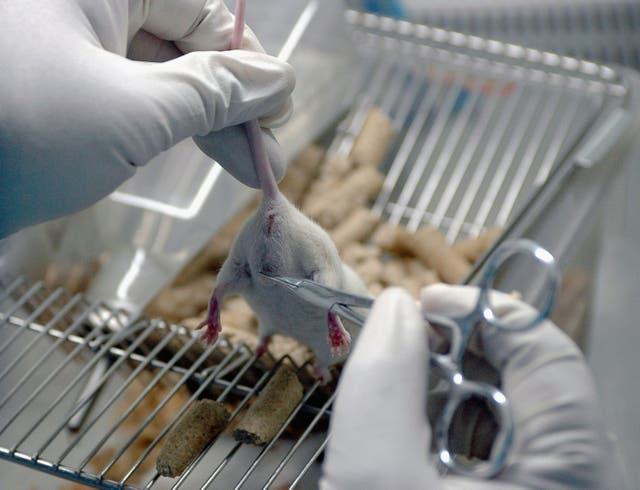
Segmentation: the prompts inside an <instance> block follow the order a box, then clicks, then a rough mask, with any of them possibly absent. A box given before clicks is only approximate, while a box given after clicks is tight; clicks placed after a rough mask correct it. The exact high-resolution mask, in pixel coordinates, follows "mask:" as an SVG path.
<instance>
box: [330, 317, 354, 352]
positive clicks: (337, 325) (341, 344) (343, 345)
mask: <svg viewBox="0 0 640 490" xmlns="http://www.w3.org/2000/svg"><path fill="white" fill-rule="evenodd" d="M327 323H328V327H329V344H330V346H331V353H332V354H333V355H334V356H339V355H342V354H346V353H347V352H349V344H350V343H351V335H350V334H349V332H347V331H346V330H345V328H344V326H343V325H342V322H341V321H340V318H338V315H336V314H335V313H329V316H328V320H327Z"/></svg>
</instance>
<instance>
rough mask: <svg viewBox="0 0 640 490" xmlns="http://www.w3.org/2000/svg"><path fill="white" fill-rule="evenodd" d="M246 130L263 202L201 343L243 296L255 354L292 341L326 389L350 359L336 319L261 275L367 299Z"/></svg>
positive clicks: (254, 131) (232, 259)
mask: <svg viewBox="0 0 640 490" xmlns="http://www.w3.org/2000/svg"><path fill="white" fill-rule="evenodd" d="M244 7H245V6H244V1H243V0H238V1H237V4H236V22H235V26H234V32H233V40H232V42H231V46H232V48H233V47H235V46H239V45H240V40H241V39H242V31H243V28H244V20H243V17H244ZM245 129H246V131H247V137H248V141H249V147H250V148H251V153H252V157H253V162H254V166H255V171H256V174H257V175H258V180H259V181H260V188H261V189H262V192H263V197H262V202H261V203H260V206H259V208H258V210H257V211H256V212H255V214H254V215H253V216H251V218H249V220H248V221H247V222H246V223H245V224H244V226H243V227H242V229H241V230H240V233H239V234H238V236H237V237H236V239H235V241H234V243H233V245H232V247H231V251H230V252H229V256H228V257H227V260H226V261H225V262H224V264H223V265H222V269H221V270H220V273H219V274H218V278H217V281H216V285H215V287H214V290H213V293H212V295H211V300H210V301H209V309H208V311H207V317H206V319H205V320H204V321H203V322H202V323H200V325H199V327H198V328H204V327H206V331H205V333H204V336H203V337H204V339H205V340H206V341H207V342H209V343H213V342H215V341H216V340H217V337H218V333H219V332H220V330H221V325H220V307H221V304H222V300H223V299H224V297H225V296H226V295H228V294H240V295H242V296H244V298H245V299H246V300H247V302H248V303H249V305H250V306H251V308H253V310H254V311H255V313H256V314H257V316H258V321H259V327H258V333H259V335H260V344H259V345H258V347H257V349H256V353H257V354H262V353H263V352H265V351H266V350H267V346H268V343H269V340H270V338H271V336H272V335H273V334H274V333H276V332H280V333H283V334H285V335H288V336H290V337H293V338H295V339H297V340H300V341H301V342H303V343H305V344H307V345H308V346H309V347H311V349H313V351H314V352H315V354H316V365H315V375H316V377H318V378H320V379H322V380H323V381H324V382H326V381H328V380H329V379H330V374H329V365H330V364H331V362H332V359H333V360H334V361H338V360H341V359H342V358H343V357H344V355H345V354H346V353H347V352H348V350H349V343H350V342H351V334H350V333H349V332H348V331H347V330H346V329H345V328H344V325H342V322H341V321H340V318H338V316H337V315H335V314H334V313H331V312H328V311H326V310H323V309H321V308H318V307H315V306H312V305H310V304H308V303H306V302H304V301H302V300H300V299H298V298H296V297H295V296H293V295H292V294H291V293H290V292H288V291H286V290H283V289H281V288H280V287H278V286H274V285H273V284H271V283H269V282H267V281H266V280H265V279H261V278H260V275H259V274H260V273H261V272H264V273H266V274H269V275H276V276H288V277H296V278H301V279H311V280H313V281H316V282H319V283H320V284H323V285H325V286H330V287H333V288H338V289H342V290H345V291H349V292H351V293H355V294H360V295H367V294H368V292H367V288H366V287H365V285H364V283H363V282H362V280H361V279H360V278H359V277H358V276H357V274H356V273H355V272H354V271H353V270H352V269H350V268H349V267H348V266H347V265H345V264H343V263H342V261H341V260H340V256H339V255H338V250H337V248H336V246H335V244H334V243H333V242H332V241H331V238H329V235H328V234H327V233H326V232H325V231H324V230H323V229H322V228H321V227H320V226H319V225H318V224H316V223H314V222H313V221H311V220H310V219H309V218H307V217H306V216H305V215H304V214H302V212H300V211H299V210H298V209H296V207H295V206H294V205H293V204H291V203H290V202H289V201H288V200H287V199H286V198H285V197H284V195H283V194H282V193H281V192H280V190H279V189H278V185H277V183H276V179H275V177H274V174H273V170H272V168H271V165H270V163H269V159H268V154H267V152H266V150H265V147H264V143H263V140H262V134H261V131H260V128H259V126H258V124H257V122H256V121H250V122H248V123H247V124H246V125H245ZM332 356H333V357H332Z"/></svg>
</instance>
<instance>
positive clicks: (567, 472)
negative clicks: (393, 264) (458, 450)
mask: <svg viewBox="0 0 640 490" xmlns="http://www.w3.org/2000/svg"><path fill="white" fill-rule="evenodd" d="M477 292H478V291H477V289H476V288H473V287H467V286H444V285H435V286H431V287H428V288H426V289H425V290H424V291H423V294H422V308H424V309H426V310H428V311H430V312H431V313H434V314H440V315H451V316H461V315H462V314H464V313H466V312H468V311H470V310H471V308H472V307H473V305H475V303H476V298H477ZM496 295H497V296H496V298H495V301H494V303H493V304H495V305H496V312H497V313H498V314H499V316H500V317H501V318H502V319H504V320H506V321H514V322H517V321H529V319H531V318H532V315H533V314H534V310H533V309H532V308H531V307H530V306H528V305H526V304H524V303H522V302H520V301H517V300H514V299H513V298H511V297H510V296H508V295H504V294H500V293H496ZM419 308H420V307H419V305H418V304H417V303H416V302H415V301H414V300H413V299H412V298H411V297H410V296H409V294H408V293H406V292H404V291H403V290H400V289H390V290H387V291H385V292H383V294H382V295H380V297H379V298H378V299H377V301H376V303H375V305H374V308H373V310H372V311H371V313H370V315H369V318H368V320H367V323H366V325H365V326H364V329H363V331H362V332H361V334H360V337H359V339H358V342H357V344H356V346H355V349H354V351H353V353H352V354H351V357H350V358H349V360H348V361H347V364H346V367H345V369H344V371H343V373H342V377H341V380H340V384H339V387H338V390H339V391H338V396H337V399H336V402H335V405H334V412H333V416H332V418H331V429H330V430H331V439H330V441H329V445H328V448H327V452H326V459H325V463H324V468H323V470H324V476H323V479H322V482H321V488H322V489H323V490H337V489H350V490H351V489H368V490H375V489H391V488H393V489H409V488H425V489H427V488H428V489H439V488H440V489H450V488H464V489H466V488H469V489H471V488H473V489H484V488H486V489H495V488H544V489H568V488H580V489H585V488H602V489H604V488H620V487H619V486H616V485H613V486H612V485H610V484H609V483H610V480H609V478H610V475H608V474H607V470H608V468H610V466H609V463H610V454H609V453H608V452H607V451H606V449H605V444H604V442H603V437H604V431H603V425H602V420H601V418H600V412H599V409H598V403H597V395H596V391H595V388H594V383H593V380H592V378H591V375H590V372H589V369H588V368H587V366H586V364H585V362H584V359H583V357H582V355H581V353H580V352H579V350H578V348H577V347H576V346H575V344H574V343H573V342H571V340H569V338H568V337H566V336H565V335H564V334H563V333H562V332H561V331H560V330H559V329H558V328H557V327H556V326H555V325H553V324H552V323H551V322H549V321H547V322H544V323H542V324H541V325H539V326H538V327H536V328H535V329H532V330H528V331H524V332H517V333H503V332H498V331H496V330H495V329H492V328H484V329H482V330H481V340H482V343H483V346H484V349H485V351H486V355H487V358H488V360H489V361H490V362H491V363H492V364H493V365H494V366H495V367H496V368H497V369H498V370H499V371H500V373H501V376H502V379H503V386H502V390H503V391H504V393H505V394H506V396H507V397H508V398H509V400H510V401H511V403H512V410H513V417H514V423H515V425H514V427H515V429H514V445H513V448H512V452H511V454H510V457H509V460H508V462H507V466H506V468H505V469H504V470H503V471H502V472H501V473H500V474H499V475H498V476H497V477H496V478H495V479H493V480H486V481H478V480H473V479H470V478H465V477H461V476H448V477H440V476H439V475H438V474H437V473H436V470H435V468H434V465H433V460H432V458H435V456H431V455H429V454H428V453H429V446H430V442H431V428H430V426H429V423H428V421H427V416H426V411H425V406H426V403H427V396H428V394H427V385H428V372H429V350H428V348H427V343H428V341H427V327H426V326H425V323H424V322H423V320H422V317H421V313H420V309H419ZM470 430H473V428H470Z"/></svg>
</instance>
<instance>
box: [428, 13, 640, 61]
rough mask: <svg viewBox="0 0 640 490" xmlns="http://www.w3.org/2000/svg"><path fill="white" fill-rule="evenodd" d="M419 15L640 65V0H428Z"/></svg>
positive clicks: (547, 47) (533, 44)
mask: <svg viewBox="0 0 640 490" xmlns="http://www.w3.org/2000/svg"><path fill="white" fill-rule="evenodd" d="M420 19H421V21H422V22H425V23H427V24H429V25H432V26H438V27H442V28H444V29H451V30H454V31H460V32H465V33H468V34H473V35H476V36H481V37H484V38H491V39H498V40H500V41H503V42H511V43H518V44H522V45H525V46H531V47H535V48H537V49H542V50H546V51H553V52H556V53H562V54H566V55H568V56H573V57H576V58H584V59H588V60H592V61H597V62H601V63H617V64H621V65H624V66H628V67H631V68H634V69H636V70H638V69H640V34H639V32H640V3H638V2H637V1H636V0H559V1H555V2H544V1H543V2H517V1H516V2H495V1H494V2H483V1H479V2H478V1H466V2H465V1H464V0H463V1H458V2H437V1H436V2H429V5H425V6H424V7H423V10H422V12H421V13H420Z"/></svg>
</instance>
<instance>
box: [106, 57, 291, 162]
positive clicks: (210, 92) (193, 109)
mask: <svg viewBox="0 0 640 490" xmlns="http://www.w3.org/2000/svg"><path fill="white" fill-rule="evenodd" d="M105 57H108V58H109V59H108V60H107V63H110V65H111V66H110V67H109V72H110V73H111V75H110V79H112V80H113V79H126V80H127V83H126V84H122V85H117V84H113V83H107V81H105V85H106V87H105V89H104V90H103V91H102V94H101V95H102V97H105V98H113V99H114V101H113V103H114V104H117V105H118V107H119V108H120V110H119V112H118V113H117V114H116V115H115V118H116V119H118V121H112V122H113V123H114V124H117V125H118V126H122V127H123V128H127V130H128V134H129V136H128V139H129V143H128V144H127V148H128V149H129V150H130V152H131V153H130V154H128V155H127V157H128V159H129V161H130V162H132V163H134V164H136V165H139V164H143V163H146V162H147V161H148V160H150V159H151V158H153V157H154V156H155V155H157V154H158V153H160V152H161V151H164V150H166V149H168V148H170V147H171V146H173V145H174V144H176V143H177V142H179V141H181V140H183V139H185V138H188V137H192V136H195V135H199V136H204V135H207V134H209V133H211V132H212V131H219V130H221V129H223V128H225V127H227V126H233V125H237V124H240V123H243V122H245V121H248V120H251V119H257V118H260V117H262V116H266V115H269V114H273V113H274V112H277V111H278V110H279V109H280V107H282V105H283V104H285V103H286V100H287V98H288V97H289V95H290V93H291V91H292V90H293V83H294V82H293V73H292V69H291V67H290V66H289V65H287V64H286V63H282V62H280V61H278V60H277V59H276V58H273V57H271V56H268V55H265V54H261V53H255V52H250V51H228V52H215V51H214V52H198V53H190V54H187V55H184V56H180V57H179V58H176V59H173V60H170V61H167V62H164V63H141V62H134V61H131V60H126V59H124V58H118V57H114V56H108V55H107V54H106V53H105ZM105 69H106V67H105ZM276 156H277V155H276V152H274V151H272V158H273V159H274V162H273V163H274V165H275V170H276V172H278V171H279V167H281V166H282V164H281V163H280V162H281V160H282V159H281V158H277V157H276ZM221 160H223V158H221ZM221 163H222V162H221Z"/></svg>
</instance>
